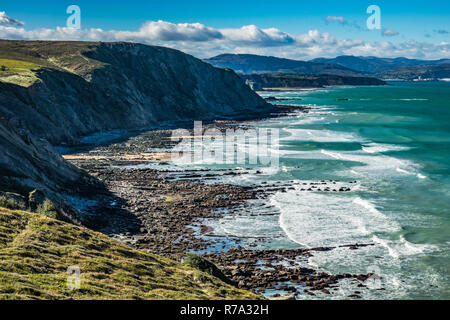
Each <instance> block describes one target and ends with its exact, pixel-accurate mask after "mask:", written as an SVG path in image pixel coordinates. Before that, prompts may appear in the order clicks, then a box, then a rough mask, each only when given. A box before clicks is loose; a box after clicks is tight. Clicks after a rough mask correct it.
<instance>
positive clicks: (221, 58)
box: [204, 54, 362, 76]
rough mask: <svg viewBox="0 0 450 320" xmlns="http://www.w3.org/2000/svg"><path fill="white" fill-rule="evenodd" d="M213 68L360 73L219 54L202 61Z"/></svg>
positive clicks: (323, 65)
mask: <svg viewBox="0 0 450 320" xmlns="http://www.w3.org/2000/svg"><path fill="white" fill-rule="evenodd" d="M204 61H206V62H208V63H210V64H212V65H213V66H215V67H219V68H229V69H232V70H234V71H236V72H237V73H243V74H252V73H278V72H281V73H291V74H292V73H294V74H309V75H311V74H333V75H341V76H360V75H362V73H361V72H358V71H354V70H351V69H349V68H347V67H344V66H341V65H336V64H328V63H317V62H310V61H299V60H290V59H283V58H277V57H266V56H258V55H253V54H221V55H218V56H216V57H213V58H210V59H206V60H204Z"/></svg>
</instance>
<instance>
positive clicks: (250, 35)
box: [221, 25, 294, 46]
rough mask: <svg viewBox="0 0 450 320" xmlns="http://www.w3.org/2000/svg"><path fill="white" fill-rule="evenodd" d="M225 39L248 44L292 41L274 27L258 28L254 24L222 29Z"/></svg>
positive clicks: (257, 44)
mask: <svg viewBox="0 0 450 320" xmlns="http://www.w3.org/2000/svg"><path fill="white" fill-rule="evenodd" d="M221 32H222V34H223V35H224V37H225V38H226V40H228V41H231V42H234V43H237V44H241V45H250V46H280V45H288V44H292V43H294V39H293V38H292V37H291V36H290V35H288V34H287V33H285V32H282V31H280V30H278V29H275V28H270V29H260V28H258V27H257V26H255V25H249V26H243V27H242V28H240V29H222V30H221Z"/></svg>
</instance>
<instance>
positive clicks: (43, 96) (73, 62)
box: [0, 41, 269, 144]
mask: <svg viewBox="0 0 450 320" xmlns="http://www.w3.org/2000/svg"><path fill="white" fill-rule="evenodd" d="M12 51H14V54H13V53H12ZM12 54H13V57H14V58H15V59H18V60H25V59H26V60H27V61H30V62H34V63H36V64H38V65H40V66H42V67H41V68H40V69H39V70H37V71H36V76H37V77H38V78H39V79H40V80H38V81H36V82H35V83H34V84H33V85H31V86H29V87H22V86H17V85H14V84H9V83H8V84H6V83H3V84H1V83H0V113H1V114H2V115H3V116H4V117H5V118H6V119H7V120H8V121H10V122H11V123H12V124H13V125H16V126H17V127H20V128H24V129H28V130H29V131H30V132H31V133H32V134H35V135H36V136H38V137H43V138H45V139H47V140H48V141H50V142H51V143H53V144H56V143H60V142H62V141H66V142H67V141H68V142H70V141H73V140H76V139H77V138H78V137H80V136H82V135H87V134H90V133H93V132H97V131H102V130H110V129H130V128H133V129H135V128H139V127H145V126H148V125H157V124H160V123H161V122H164V121H173V120H188V119H196V120H201V119H212V118H216V117H220V116H225V115H227V116H232V115H234V114H237V113H248V112H258V111H259V110H260V108H268V107H269V106H268V105H267V104H266V103H265V102H264V101H263V100H262V99H261V98H260V97H259V96H258V95H256V94H255V93H254V92H253V91H251V90H250V88H248V86H246V85H245V83H244V82H243V81H242V80H241V79H240V78H239V77H238V76H237V75H236V74H235V73H234V72H233V71H230V70H224V69H217V68H214V67H212V66H210V65H209V64H207V63H205V62H202V61H200V60H198V59H196V58H194V57H192V56H189V55H187V54H184V53H182V52H180V51H176V50H172V49H168V48H162V47H151V46H145V45H140V44H130V43H111V44H104V43H74V44H71V43H67V42H31V43H30V42H17V41H15V42H11V41H8V42H3V43H0V58H4V57H10V56H11V55H12Z"/></svg>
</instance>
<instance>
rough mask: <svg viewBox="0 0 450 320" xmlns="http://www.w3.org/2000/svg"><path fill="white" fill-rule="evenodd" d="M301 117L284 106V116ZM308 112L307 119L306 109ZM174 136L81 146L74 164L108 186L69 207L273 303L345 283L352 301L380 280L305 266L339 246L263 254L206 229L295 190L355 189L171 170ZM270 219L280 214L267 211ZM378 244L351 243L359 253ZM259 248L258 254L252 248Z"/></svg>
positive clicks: (115, 234)
mask: <svg viewBox="0 0 450 320" xmlns="http://www.w3.org/2000/svg"><path fill="white" fill-rule="evenodd" d="M294 110H298V107H296V109H294V107H291V106H282V107H280V112H279V115H284V114H286V113H289V112H292V111H294ZM302 111H304V112H307V108H304V109H303V110H302ZM230 126H240V123H239V122H235V121H218V122H211V123H209V124H208V125H207V127H214V128H216V129H218V130H225V129H226V128H229V127H230ZM171 133H172V131H171V130H152V131H147V132H139V133H136V134H135V135H132V136H128V137H127V138H126V139H124V141H116V142H114V143H109V144H107V145H99V146H92V145H91V146H89V145H85V146H78V147H77V148H75V149H74V150H75V151H74V150H72V152H71V153H69V154H66V155H65V157H66V159H67V160H69V161H70V162H72V163H73V164H74V165H76V166H78V167H80V168H82V169H84V170H86V171H87V172H88V173H89V174H90V175H91V176H93V177H95V178H98V179H99V180H100V181H101V183H102V185H99V184H92V185H91V186H90V187H89V188H87V189H86V190H79V191H80V192H81V193H82V194H84V195H85V197H83V198H77V199H75V198H70V197H68V199H67V200H68V202H69V203H71V204H72V205H74V206H77V207H78V208H79V209H81V210H82V211H83V212H85V213H86V214H88V215H89V221H90V227H91V228H93V229H95V230H97V231H100V232H103V233H105V234H107V235H109V236H111V237H112V238H115V239H117V240H119V241H121V242H123V243H125V244H128V245H129V246H131V247H134V248H136V249H139V250H144V251H147V252H151V253H155V254H158V255H162V256H165V257H169V258H172V259H176V260H178V261H181V260H182V259H183V258H184V257H185V256H186V253H187V252H196V253H198V254H201V255H203V256H204V257H205V258H207V259H208V260H209V261H211V262H213V263H214V264H216V265H217V266H218V267H219V269H220V270H222V272H223V273H224V274H225V275H226V276H227V277H228V278H229V279H230V280H231V281H232V282H233V283H234V284H235V285H236V286H238V287H239V288H244V289H249V290H253V291H254V292H257V293H262V294H265V295H266V296H272V297H277V296H280V295H283V296H284V295H292V296H295V297H300V296H302V295H303V296H304V295H308V296H325V297H326V296H330V297H331V296H332V294H333V292H334V291H336V290H339V286H340V283H341V282H343V281H346V282H347V283H350V284H351V285H352V287H354V288H355V289H354V292H353V293H352V294H350V295H349V297H350V298H359V297H360V293H361V290H363V289H365V288H366V286H367V283H366V282H367V280H368V279H369V278H371V277H375V275H373V274H370V273H369V274H337V275H333V274H329V273H325V272H321V271H319V270H314V269H311V268H306V267H305V262H306V261H307V259H308V257H311V256H312V255H314V254H315V253H316V252H320V251H329V250H334V249H336V248H337V247H320V248H309V249H305V248H297V249H289V250H288V249H274V250H267V249H259V248H256V247H257V245H256V243H264V241H266V239H265V238H263V237H261V238H258V239H253V240H254V241H253V242H252V243H253V244H252V245H250V246H249V245H248V243H246V244H244V242H245V239H243V238H238V237H231V236H224V235H220V234H216V233H215V230H214V229H213V228H212V227H211V226H210V225H208V224H207V223H205V221H208V220H211V219H220V218H222V217H223V216H224V214H228V215H230V214H233V215H239V214H242V213H244V212H245V213H247V214H252V215H258V213H256V210H254V207H253V206H254V203H253V202H252V201H254V200H258V199H260V200H262V201H263V200H264V199H265V198H267V197H268V196H269V195H270V194H273V193H275V192H287V191H288V190H293V189H295V188H296V190H298V191H299V192H348V191H350V190H351V188H352V186H353V183H354V182H350V183H342V182H339V181H316V182H309V183H302V184H301V185H299V186H295V185H293V184H292V183H291V182H289V183H284V184H283V183H277V184H273V183H272V184H271V183H263V184H261V185H251V186H246V187H243V186H237V185H231V184H224V183H220V182H217V181H219V180H220V179H221V178H223V177H227V176H238V175H244V174H247V173H249V172H251V173H253V174H262V173H261V172H260V171H258V170H257V169H254V168H241V169H221V170H214V171H212V170H210V169H184V170H182V171H180V170H173V169H171V167H170V165H169V162H170V153H165V152H151V151H149V149H150V150H152V149H153V150H154V149H164V150H170V148H171V147H172V146H173V142H171V140H170V137H171ZM265 212H266V213H264V214H265V215H278V214H279V213H278V212H277V211H276V210H275V209H273V208H271V207H270V206H269V205H267V208H266V210H265ZM370 245H372V244H370V243H369V244H356V243H353V244H348V245H345V246H341V247H340V248H342V247H344V248H346V249H348V250H358V249H359V248H361V247H364V246H370ZM252 247H254V248H252Z"/></svg>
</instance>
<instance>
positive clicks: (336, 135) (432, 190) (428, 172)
mask: <svg viewBox="0 0 450 320" xmlns="http://www.w3.org/2000/svg"><path fill="white" fill-rule="evenodd" d="M264 96H276V97H279V98H290V99H294V100H292V101H289V102H282V103H289V104H298V105H308V106H311V107H313V109H312V110H311V111H310V112H309V113H301V112H299V113H296V114H293V115H289V116H285V117H282V118H275V119H268V120H264V121H258V122H252V123H249V125H250V126H255V127H260V128H278V129H279V130H280V131H279V132H280V136H279V140H277V144H278V145H277V148H275V149H278V150H275V151H276V152H277V154H278V155H279V166H278V167H266V168H258V170H260V171H261V172H262V174H257V172H255V171H251V170H250V171H249V172H248V173H247V174H244V175H239V176H237V177H232V176H231V177H223V178H222V181H225V182H229V183H236V184H241V185H253V184H256V185H262V184H263V183H267V182H268V183H270V184H271V183H285V184H289V185H292V186H294V189H293V190H288V191H287V192H276V193H274V194H272V195H270V196H269V198H268V199H264V200H256V205H255V207H254V208H253V209H251V210H242V212H238V213H237V214H236V213H233V214H232V215H229V216H225V217H224V218H223V219H220V220H219V221H216V220H212V221H211V222H210V224H211V226H212V227H213V228H214V230H215V232H216V233H217V234H222V235H225V236H234V237H241V238H244V239H247V240H246V242H245V241H244V245H245V244H246V243H247V244H248V245H250V247H251V248H307V247H310V248H311V247H319V246H339V245H350V244H355V243H372V244H374V245H373V246H368V247H364V248H360V249H358V250H350V249H348V248H338V249H334V250H330V251H323V252H316V253H314V255H313V257H311V258H308V259H306V261H305V260H299V261H298V263H299V264H302V265H305V266H308V265H309V266H312V267H314V268H316V269H318V270H322V271H326V272H332V273H368V272H374V273H376V274H377V275H380V276H381V278H374V279H371V283H369V284H368V288H354V287H352V284H350V283H348V284H346V283H341V286H340V288H339V289H337V290H334V291H333V294H332V295H331V296H329V295H323V296H320V293H318V295H319V296H317V297H315V298H326V299H330V298H331V299H333V298H339V299H340V298H346V297H348V295H350V294H352V293H354V292H355V290H358V291H360V292H361V293H360V295H361V296H362V297H363V298H365V299H413V298H414V299H449V298H450V250H449V249H450V206H449V205H450V83H445V82H425V83H419V82H415V83H390V84H389V86H383V87H346V88H327V89H317V90H302V91H295V92H265V93H264ZM295 99H298V100H295ZM339 99H348V100H345V101H342V100H339ZM193 166H194V167H202V166H207V167H210V168H211V167H212V168H221V167H230V166H228V165H222V166H221V165H213V166H211V165H209V166H208V165H201V164H198V163H197V164H194V165H193ZM242 167H245V166H242ZM321 180H339V181H340V182H339V183H342V184H344V185H347V186H351V192H344V193H342V192H302V191H301V189H300V188H302V186H303V185H304V184H305V183H308V184H309V183H310V182H316V181H321ZM354 181H357V182H356V183H352V184H349V183H350V182H354ZM339 183H338V185H339ZM258 201H262V202H263V203H262V205H261V203H259V204H258ZM266 213H271V214H266ZM272 213H276V214H275V215H273V214H272ZM258 238H264V239H265V241H263V242H258V241H254V242H253V243H251V242H252V240H251V239H258ZM249 239H250V240H249ZM380 289H381V290H380ZM300 291H301V290H300ZM266 294H267V295H269V296H270V294H273V292H268V293H266ZM300 298H301V299H308V298H310V297H309V296H307V295H306V294H305V295H304V296H301V297H300Z"/></svg>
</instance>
